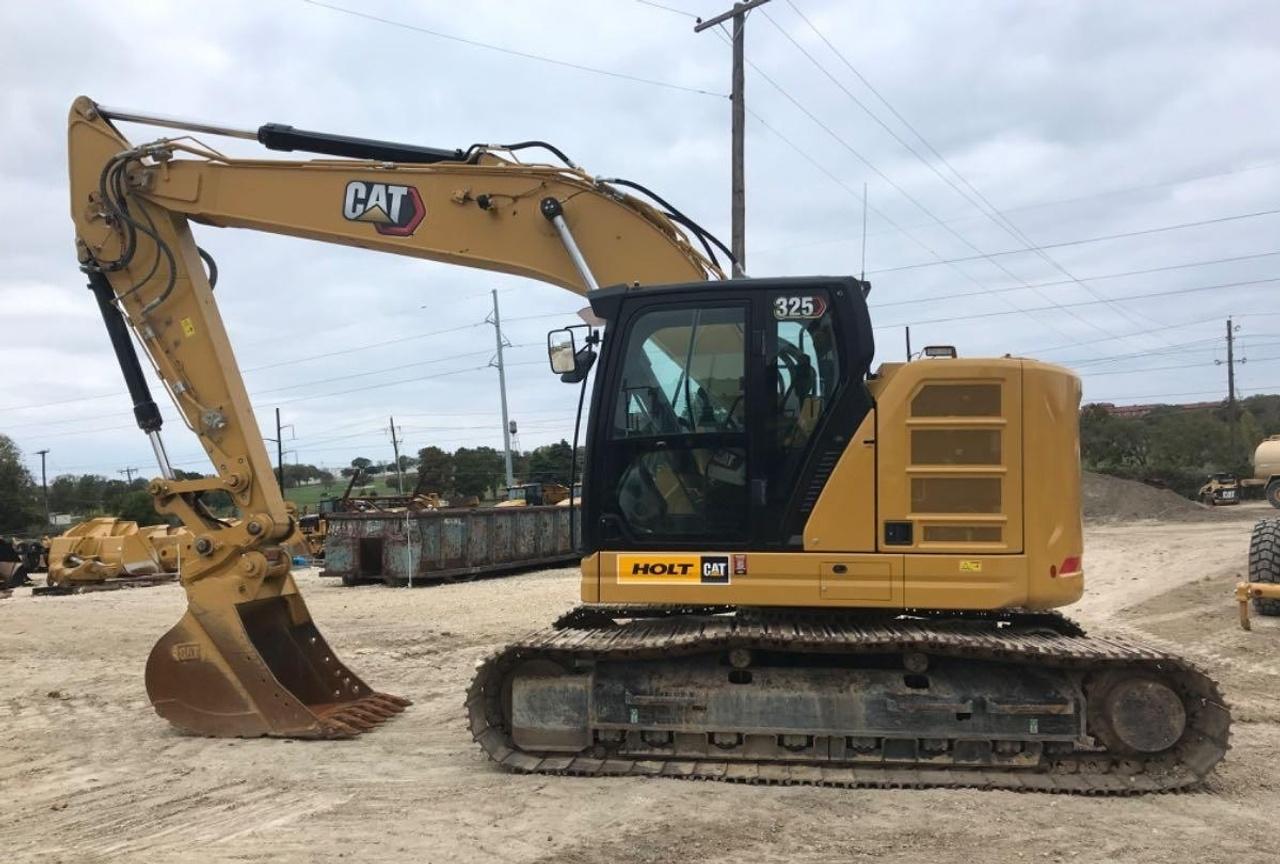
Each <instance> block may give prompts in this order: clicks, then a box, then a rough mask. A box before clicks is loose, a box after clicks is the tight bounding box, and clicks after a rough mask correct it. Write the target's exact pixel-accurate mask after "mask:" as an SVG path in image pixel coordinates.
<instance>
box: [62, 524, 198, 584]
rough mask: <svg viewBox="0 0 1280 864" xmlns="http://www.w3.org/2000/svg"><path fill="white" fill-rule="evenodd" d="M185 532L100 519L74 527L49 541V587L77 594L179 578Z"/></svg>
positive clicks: (167, 527)
mask: <svg viewBox="0 0 1280 864" xmlns="http://www.w3.org/2000/svg"><path fill="white" fill-rule="evenodd" d="M189 540H190V535H189V534H188V533H187V531H186V530H185V529H183V528H174V527H170V526H168V525H151V526H147V527H144V528H139V527H138V523H137V522H133V521H130V520H127V519H116V518H114V517H110V516H99V517H96V518H93V519H87V520H85V521H84V522H81V523H79V524H78V525H74V526H72V527H71V528H69V529H67V530H66V531H65V532H63V533H62V534H60V535H59V536H57V537H54V538H53V539H52V540H50V541H49V569H48V574H47V576H46V585H47V586H48V587H50V588H56V589H63V590H66V589H73V588H78V587H83V586H88V585H97V586H101V585H105V584H109V583H121V582H128V581H131V580H133V581H136V580H137V579H139V578H144V577H160V576H165V575H170V576H173V575H176V574H177V572H178V566H179V558H180V555H181V547H182V544H183V542H184V541H189Z"/></svg>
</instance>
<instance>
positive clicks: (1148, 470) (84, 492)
mask: <svg viewBox="0 0 1280 864" xmlns="http://www.w3.org/2000/svg"><path fill="white" fill-rule="evenodd" d="M1230 410H1231V409H1230V408H1229V407H1228V406H1227V405H1226V404H1225V403H1224V404H1222V405H1218V406H1214V407H1205V408H1186V407H1181V406H1176V405H1163V406H1157V407H1155V408H1153V409H1152V410H1151V411H1150V412H1148V413H1146V414H1144V415H1142V416H1137V417H1134V416H1120V415H1116V414H1113V413H1112V412H1111V411H1110V410H1109V409H1108V407H1107V406H1103V405H1086V406H1085V407H1084V409H1083V410H1082V411H1081V413H1080V455H1081V461H1082V463H1083V466H1084V468H1085V469H1086V470H1089V471H1097V472H1100V473H1104V474H1113V475H1116V476H1120V477H1127V478H1130V479H1134V480H1142V481H1145V482H1156V483H1160V484H1162V485H1165V486H1168V487H1169V488H1171V489H1174V490H1176V491H1177V492H1179V493H1181V494H1183V495H1186V496H1188V497H1194V495H1195V493H1196V491H1197V490H1198V489H1199V487H1200V484H1201V483H1203V482H1204V479H1205V477H1206V476H1207V475H1208V474H1210V473H1214V472H1218V471H1226V472H1230V473H1233V474H1236V475H1237V476H1242V477H1247V476H1250V475H1251V474H1252V467H1251V464H1250V460H1251V457H1252V455H1253V450H1254V448H1255V447H1256V446H1257V445H1258V442H1260V441H1261V440H1262V439H1263V438H1266V437H1268V436H1270V435H1277V434H1280V396H1267V395H1258V396H1250V397H1249V398H1247V399H1243V400H1240V401H1239V402H1238V403H1237V408H1236V410H1237V422H1236V424H1235V429H1236V431H1235V432H1234V433H1233V424H1232V422H1231V420H1232V417H1231V414H1230ZM512 455H513V458H512V468H513V473H514V474H515V477H516V481H517V482H525V483H531V482H541V483H560V484H563V485H565V486H569V485H571V484H572V482H573V480H574V478H573V476H572V471H571V462H572V459H573V448H572V447H571V446H570V445H569V442H568V441H564V440H561V441H559V442H557V443H555V444H548V445H546V446H544V447H538V448H536V449H534V450H531V451H528V452H523V453H515V454H512ZM357 468H359V469H361V470H362V473H365V474H366V476H367V475H387V476H384V477H383V483H384V485H385V486H386V487H387V489H388V490H392V489H395V488H396V478H395V476H394V471H395V463H394V462H391V461H385V462H375V461H374V460H372V459H368V458H365V457H356V458H355V459H352V460H351V465H350V467H347V468H343V469H342V470H341V471H340V472H339V473H340V474H341V475H342V476H343V477H348V478H349V477H350V476H351V474H352V473H353V472H354V471H355V470H356V469H357ZM400 469H401V471H403V472H405V474H406V475H407V476H405V478H404V481H405V489H406V491H407V490H409V489H412V488H414V487H415V486H419V484H418V478H419V477H421V478H422V483H421V484H420V487H419V488H421V489H422V490H423V491H425V492H436V493H438V494H440V495H442V496H444V497H446V498H448V497H469V496H472V495H474V496H476V497H485V496H486V495H490V494H492V495H496V496H497V497H502V493H503V491H504V489H503V487H504V485H505V483H506V472H505V469H504V465H503V458H502V452H501V451H500V450H496V449H495V448H493V447H459V448H457V449H456V450H454V451H452V452H449V451H446V450H444V449H442V448H440V447H436V446H428V447H423V448H422V449H420V450H419V451H418V455H417V457H416V458H415V457H413V456H409V455H404V456H401V457H400ZM284 470H285V485H286V486H289V487H295V486H298V485H302V484H307V483H321V484H323V485H324V487H325V489H326V490H330V489H332V490H333V491H334V492H335V494H336V493H337V492H338V490H337V486H338V483H337V479H338V478H336V477H335V476H334V475H333V473H332V472H330V471H327V470H325V469H323V468H319V467H317V466H315V465H286V466H285V469H284ZM581 472H582V453H581V450H579V459H578V465H577V473H578V475H579V476H581ZM178 474H179V476H180V477H182V478H184V479H193V478H198V477H200V476H201V475H200V474H195V473H191V472H182V471H179V472H178ZM146 486H147V481H146V479H143V478H134V479H133V480H132V481H130V480H127V479H117V478H108V477H103V476H101V475H98V474H80V475H71V474H64V475H59V476H57V477H54V478H53V480H52V481H50V483H49V510H50V512H51V513H72V514H75V515H77V516H86V515H92V514H97V513H102V514H109V515H113V516H120V517H122V518H125V519H132V520H134V521H137V522H139V523H141V524H158V523H159V522H161V521H163V520H162V518H161V517H160V516H159V515H158V514H156V512H155V511H154V509H153V508H152V505H151V496H150V495H149V494H147V491H146ZM225 503H226V504H227V505H229V503H230V502H229V501H227V502H225ZM43 524H44V503H43V501H42V500H41V496H40V485H39V483H38V482H36V481H35V480H34V479H33V478H32V476H31V473H30V472H29V471H28V470H27V468H26V466H25V464H24V463H23V460H22V453H21V451H20V450H19V449H18V446H17V445H16V444H15V443H14V442H13V440H12V439H11V438H9V437H7V436H5V435H3V434H0V534H11V533H22V532H25V531H32V530H38V529H40V528H41V527H42V526H43Z"/></svg>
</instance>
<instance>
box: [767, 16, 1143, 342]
mask: <svg viewBox="0 0 1280 864" xmlns="http://www.w3.org/2000/svg"><path fill="white" fill-rule="evenodd" d="M787 5H788V6H790V7H791V9H792V10H793V11H794V12H795V13H796V14H797V15H799V16H800V17H801V19H803V20H804V22H805V24H807V25H809V29H810V30H812V31H813V32H814V33H815V34H817V36H818V37H819V38H820V39H822V41H823V42H824V43H826V45H827V47H828V48H830V49H831V50H832V51H833V52H835V54H836V56H837V57H839V58H840V59H841V60H842V61H843V62H844V64H845V66H847V67H848V68H849V69H850V71H852V72H853V73H854V74H855V75H857V77H858V80H859V81H861V82H862V83H863V84H865V85H866V86H867V88H868V89H870V90H871V91H872V92H873V93H875V95H876V97H877V98H878V99H879V100H880V101H881V102H882V103H883V104H884V105H885V106H886V107H888V109H889V110H890V111H891V112H892V113H893V115H894V116H895V117H897V118H898V120H899V121H900V122H902V124H903V125H904V126H906V127H907V129H909V130H910V131H911V133H912V134H913V135H915V136H916V138H918V139H919V140H920V141H921V142H922V143H923V144H924V146H925V147H927V148H928V149H929V152H930V153H932V154H933V155H934V157H936V158H937V160H938V161H939V162H941V163H942V164H943V165H945V166H946V167H947V169H948V170H949V171H950V172H951V173H952V174H954V175H955V176H956V178H957V179H958V180H959V181H960V182H961V183H963V184H964V187H965V189H967V190H968V192H966V191H965V189H961V188H960V187H959V186H958V185H956V183H955V181H954V180H952V179H951V178H949V177H947V176H946V175H945V174H943V173H942V172H941V171H940V170H938V168H937V166H935V165H934V164H933V163H932V162H930V161H929V160H928V159H925V158H924V156H922V155H921V154H920V152H919V151H917V150H916V149H915V148H914V147H912V146H911V145H910V144H908V143H907V142H906V141H905V140H903V139H902V137H901V136H899V135H898V134H897V133H896V132H894V131H893V129H891V128H890V127H889V125H888V124H887V123H885V122H884V121H883V120H881V119H880V117H878V116H877V115H876V114H875V112H873V111H872V110H871V109H870V108H868V107H867V106H866V105H865V104H864V103H863V102H862V100H861V99H859V98H858V97H857V96H855V95H854V94H853V92H852V91H850V90H849V89H848V88H847V87H845V86H844V85H843V84H842V83H841V82H840V81H839V79H837V78H836V77H835V76H834V75H832V74H831V73H830V72H829V71H828V70H827V68H826V67H825V66H823V65H822V64H821V63H819V62H818V60H817V58H815V57H814V56H813V55H812V54H810V53H809V52H808V51H807V50H805V48H804V46H802V45H801V44H800V43H799V42H797V41H796V40H795V39H794V38H793V37H792V36H791V34H790V33H788V32H787V31H786V30H785V29H783V28H782V26H781V25H779V24H778V23H777V22H776V21H774V20H773V18H772V17H770V16H769V13H768V11H766V10H761V11H762V14H764V16H765V18H766V19H767V20H768V21H769V23H770V24H772V25H773V26H774V28H775V29H776V30H777V31H778V32H779V33H781V34H782V35H783V36H784V37H786V39H787V40H788V41H789V42H791V44H792V45H794V46H795V47H796V48H797V49H798V50H799V51H800V53H802V54H804V56H805V57H807V58H808V59H809V61H810V62H811V63H813V65H814V66H816V67H817V68H818V69H819V70H821V71H822V73H823V74H824V75H826V76H827V77H828V78H829V79H831V81H832V82H833V83H834V84H835V85H836V86H837V87H839V88H840V89H841V90H842V91H843V92H844V93H845V95H847V96H848V97H849V98H850V99H851V100H852V101H853V102H854V104H856V105H857V106H858V107H859V108H861V109H862V110H863V111H864V112H865V113H866V114H867V116H868V117H870V118H871V119H873V120H875V121H876V123H878V124H879V125H880V126H881V128H883V129H884V130H885V131H886V132H888V133H889V134H890V135H892V136H893V138H894V140H895V141H897V142H898V143H899V144H901V145H902V146H903V147H904V148H906V149H907V151H908V152H910V153H911V155H912V156H914V157H916V159H917V160H918V161H919V162H920V163H921V164H922V165H924V166H925V167H926V168H928V169H929V170H930V171H932V172H933V173H934V174H935V175H937V177H938V178H939V179H940V180H942V181H943V182H944V183H946V184H947V185H948V186H950V187H951V188H952V189H953V190H954V191H955V192H956V194H958V195H959V196H960V197H961V198H963V199H965V201H966V202H968V203H970V204H972V205H973V206H974V207H975V208H976V209H977V210H978V211H979V212H980V213H982V214H983V215H985V216H986V217H987V218H988V219H990V220H991V222H992V223H993V224H994V225H996V227H998V228H1001V229H1002V230H1004V231H1005V232H1007V233H1008V234H1010V236H1012V237H1013V238H1014V239H1015V240H1017V241H1018V242H1020V243H1022V244H1024V245H1025V246H1026V247H1027V249H1028V250H1029V251H1032V252H1034V253H1035V254H1036V255H1037V256H1038V257H1039V258H1040V259H1041V260H1043V261H1044V262H1045V263H1046V264H1049V265H1050V266H1051V267H1053V268H1054V269H1056V270H1058V271H1059V272H1060V273H1062V274H1063V275H1064V276H1066V277H1067V278H1068V279H1069V280H1070V281H1071V282H1073V283H1075V284H1076V285H1079V286H1080V287H1081V288H1083V289H1084V290H1085V292H1086V293H1088V294H1089V295H1090V296H1092V297H1095V298H1097V299H1099V300H1103V299H1105V298H1103V297H1102V296H1101V295H1099V294H1098V293H1097V292H1096V291H1094V290H1093V288H1092V287H1090V286H1089V285H1086V284H1085V283H1084V282H1082V281H1080V280H1079V279H1078V278H1076V276H1075V275H1074V274H1073V273H1071V272H1070V271H1069V270H1067V269H1066V268H1065V267H1063V266H1062V265H1061V264H1060V263H1058V261H1056V260H1055V259H1053V258H1052V257H1050V256H1049V255H1048V254H1047V253H1046V252H1045V251H1044V250H1043V249H1041V248H1040V247H1039V246H1038V245H1037V244H1036V243H1034V242H1033V241H1032V240H1031V238H1030V237H1028V236H1027V235H1026V234H1025V233H1024V232H1023V231H1022V229H1021V228H1019V227H1018V226H1017V225H1015V224H1014V223H1013V221H1012V220H1010V219H1009V218H1008V217H1007V216H1006V215H1005V214H1004V213H1002V212H1001V211H1000V208H998V207H996V206H995V205H994V204H992V203H991V201H990V200H989V199H988V198H987V197H986V196H985V195H983V194H982V193H981V192H980V191H978V189H977V187H975V186H974V185H973V184H972V183H970V182H969V180H968V179H967V178H966V177H965V176H964V175H963V174H961V173H960V172H959V171H958V170H956V168H955V166H953V165H952V164H951V163H950V162H948V161H947V159H946V157H944V156H943V155H942V154H941V153H939V152H938V150H937V149H936V148H935V147H934V146H933V145H932V144H931V143H929V141H928V139H926V138H925V137H924V136H923V135H922V134H920V132H919V131H918V130H917V129H916V128H915V127H914V126H912V125H911V124H910V123H908V122H907V121H906V119H905V118H904V117H903V116H902V115H901V114H900V113H899V112H898V111H897V109H895V108H894V107H893V106H892V105H890V104H889V100H887V99H886V98H884V96H882V95H881V94H880V92H879V91H878V90H876V89H875V88H874V87H872V86H871V83H870V82H869V81H867V79H866V78H864V77H863V76H862V74H861V73H860V72H858V70H857V69H856V68H855V67H854V65H853V64H852V63H850V62H849V60H848V58H846V57H845V56H844V55H843V54H842V53H841V52H839V51H838V50H836V48H835V46H834V45H832V44H831V42H830V40H828V39H827V38H826V37H825V36H824V35H823V34H822V32H821V31H819V30H818V28H817V27H815V26H814V25H813V22H811V21H810V20H809V19H808V18H807V17H805V15H804V14H803V13H802V12H801V11H800V10H799V9H798V8H796V5H795V3H792V2H791V0H787ZM969 193H972V195H970V194H969ZM1001 269H1003V268H1001ZM1006 272H1007V271H1006ZM1020 281H1023V282H1024V283H1025V282H1026V280H1020ZM1036 293H1037V294H1038V295H1039V294H1040V292H1039V291H1037V292H1036ZM1040 296H1043V295H1040ZM1109 305H1110V304H1109ZM1111 308H1112V309H1114V310H1115V311H1116V312H1117V313H1119V314H1121V315H1123V316H1124V317H1125V318H1128V319H1129V320H1130V321H1132V322H1133V323H1135V324H1136V323H1139V322H1138V319H1137V316H1136V315H1134V314H1132V313H1130V312H1129V311H1128V310H1126V309H1123V308H1121V307H1119V306H1111ZM1097 329H1099V330H1102V329H1103V328H1097ZM1103 332H1106V331H1105V330H1104V331H1103Z"/></svg>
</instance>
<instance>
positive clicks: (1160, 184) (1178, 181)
mask: <svg viewBox="0 0 1280 864" xmlns="http://www.w3.org/2000/svg"><path fill="white" fill-rule="evenodd" d="M1277 165H1280V160H1277V161H1272V162H1259V163H1256V164H1253V165H1244V166H1241V167H1239V168H1229V169H1225V170H1221V171H1210V172H1206V173H1202V174H1190V175H1186V176H1182V177H1175V178H1172V179H1168V180H1160V181H1157V182H1155V183H1146V184H1142V185H1138V186H1119V187H1115V188H1112V189H1103V190H1101V191H1098V192H1091V193H1089V194H1088V195H1077V196H1075V197H1072V198H1055V199H1050V200H1048V201H1033V202H1031V203H1028V204H1019V205H1017V206H1015V207H1005V208H1003V212H1005V213H1020V212H1022V211H1025V210H1041V209H1044V208H1046V207H1061V206H1063V205H1067V204H1079V203H1082V202H1085V201H1094V200H1096V199H1099V198H1111V197H1115V196H1117V195H1127V194H1131V193H1134V192H1146V191H1149V190H1152V189H1162V188H1164V187H1166V186H1182V185H1186V184H1188V183H1194V182H1197V181H1199V180H1211V179H1215V178H1218V177H1229V176H1231V175H1233V174H1241V173H1244V172H1246V171H1261V170H1263V169H1266V168H1274V167H1275V166H1277ZM979 218H985V216H984V215H972V214H967V215H963V216H961V215H956V216H953V217H949V218H948V219H946V220H945V221H946V222H948V223H955V222H968V221H970V220H973V219H979ZM910 227H911V228H928V227H930V226H929V225H927V224H915V225H912V226H910ZM901 230H902V229H900V228H895V227H890V228H886V229H884V230H881V231H872V232H871V233H870V236H872V237H878V236H884V235H886V234H894V233H899V232H900V231H901ZM848 242H849V239H848V238H847V237H843V236H842V237H829V238H827V239H825V240H810V241H807V242H804V243H788V244H787V245H785V246H771V247H765V248H764V249H760V250H758V254H761V255H765V254H777V253H779V252H789V251H791V250H794V249H808V248H811V247H814V246H831V245H834V244H839V243H848ZM1042 248H1043V247H1042ZM1086 278H1087V277H1086Z"/></svg>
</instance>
